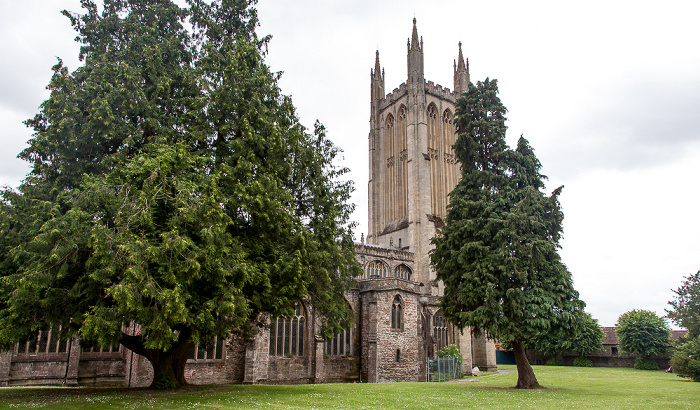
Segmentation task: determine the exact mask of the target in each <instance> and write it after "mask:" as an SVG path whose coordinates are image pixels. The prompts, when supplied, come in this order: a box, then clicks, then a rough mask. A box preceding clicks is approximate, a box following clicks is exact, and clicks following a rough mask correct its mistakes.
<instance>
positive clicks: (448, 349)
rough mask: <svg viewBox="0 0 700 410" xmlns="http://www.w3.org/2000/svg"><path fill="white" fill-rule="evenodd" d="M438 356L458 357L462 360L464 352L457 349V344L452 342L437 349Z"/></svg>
mask: <svg viewBox="0 0 700 410" xmlns="http://www.w3.org/2000/svg"><path fill="white" fill-rule="evenodd" d="M437 357H456V358H458V359H459V360H462V353H460V352H459V349H457V345H455V344H451V345H449V346H445V347H443V348H442V349H440V350H438V351H437Z"/></svg>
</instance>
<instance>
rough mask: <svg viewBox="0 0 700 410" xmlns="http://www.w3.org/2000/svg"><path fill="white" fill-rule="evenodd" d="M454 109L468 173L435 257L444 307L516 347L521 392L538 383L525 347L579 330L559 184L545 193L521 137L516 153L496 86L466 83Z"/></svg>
mask: <svg viewBox="0 0 700 410" xmlns="http://www.w3.org/2000/svg"><path fill="white" fill-rule="evenodd" d="M456 111H457V112H456V124H457V127H458V138H457V141H456V143H455V146H454V149H455V153H456V155H457V158H458V160H459V161H460V164H461V170H462V177H461V180H460V182H459V183H458V185H457V187H456V188H455V189H454V191H452V193H451V194H450V209H449V211H448V214H447V217H446V220H445V226H444V227H443V228H442V230H441V231H440V234H439V235H437V236H436V238H435V239H434V240H433V243H434V245H435V249H434V251H433V252H432V253H431V262H432V264H433V267H434V269H435V271H436V273H437V277H438V279H441V280H442V281H443V282H444V283H445V295H444V297H443V298H442V299H441V307H442V310H443V312H444V314H445V317H446V318H447V319H448V320H450V321H451V322H452V323H453V324H455V325H456V326H458V327H460V328H464V327H467V326H471V327H473V328H474V329H483V330H484V331H486V332H487V334H488V335H489V336H490V337H493V338H497V339H498V340H500V341H502V342H509V343H511V345H512V346H513V348H514V352H515V357H516V362H517V364H518V385H517V386H518V387H522V388H532V387H536V386H537V385H538V384H537V379H536V378H535V375H534V373H533V371H532V367H531V366H530V365H529V363H528V362H527V358H526V357H525V353H524V347H523V343H525V342H527V341H528V340H531V339H533V338H535V337H537V336H539V335H543V334H559V332H565V333H566V334H575V333H576V332H578V328H579V323H580V321H579V320H577V316H578V312H580V311H581V310H582V309H583V307H584V304H583V302H581V301H580V300H579V299H578V292H576V291H575V290H574V288H573V285H572V281H571V275H570V273H569V272H568V270H567V269H566V267H565V266H564V264H563V263H562V262H561V260H560V257H559V254H558V248H559V240H560V238H561V233H562V220H563V213H562V212H561V209H560V205H559V201H558V196H559V193H560V192H561V189H562V188H561V187H560V188H557V189H556V190H555V191H554V192H553V193H552V195H551V196H546V195H544V194H543V193H542V192H541V189H542V188H543V187H544V181H545V179H546V177H545V176H544V175H542V174H541V173H540V169H541V164H540V162H539V160H538V159H537V157H536V156H535V154H534V150H533V149H532V147H531V146H530V144H529V143H528V141H527V140H526V139H525V138H522V137H521V138H520V139H519V141H518V145H517V147H516V149H515V150H511V149H510V148H509V147H508V145H507V144H506V142H505V132H506V126H505V119H506V118H505V113H506V108H505V107H504V106H503V104H502V103H501V101H500V98H499V97H498V86H497V82H496V81H495V80H494V81H490V80H489V79H486V80H485V81H484V82H478V83H477V84H476V85H474V84H470V86H469V91H468V92H467V93H465V94H464V95H463V96H462V97H460V98H459V99H458V101H457V108H456Z"/></svg>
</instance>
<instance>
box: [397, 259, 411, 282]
mask: <svg viewBox="0 0 700 410" xmlns="http://www.w3.org/2000/svg"><path fill="white" fill-rule="evenodd" d="M412 273H413V271H412V270H411V268H409V267H408V266H406V265H405V264H403V263H402V264H399V265H398V266H396V267H395V268H394V276H395V277H397V278H399V279H406V280H411V275H412Z"/></svg>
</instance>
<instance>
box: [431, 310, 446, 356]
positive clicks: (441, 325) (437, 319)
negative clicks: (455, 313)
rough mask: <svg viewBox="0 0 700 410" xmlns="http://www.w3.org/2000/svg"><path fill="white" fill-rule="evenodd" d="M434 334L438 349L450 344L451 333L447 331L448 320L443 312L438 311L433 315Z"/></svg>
mask: <svg viewBox="0 0 700 410" xmlns="http://www.w3.org/2000/svg"><path fill="white" fill-rule="evenodd" d="M433 336H434V338H435V344H436V345H437V348H438V349H442V348H443V347H445V346H447V345H449V344H450V338H449V336H450V334H449V332H448V331H447V320H446V319H445V316H443V315H442V313H441V312H437V313H436V314H435V316H433Z"/></svg>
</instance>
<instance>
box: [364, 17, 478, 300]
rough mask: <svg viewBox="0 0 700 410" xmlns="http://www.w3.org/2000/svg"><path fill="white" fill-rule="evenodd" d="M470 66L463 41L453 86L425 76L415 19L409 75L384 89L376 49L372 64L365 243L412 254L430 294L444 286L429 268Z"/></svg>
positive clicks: (453, 169) (452, 174) (453, 178)
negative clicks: (459, 105)
mask: <svg viewBox="0 0 700 410" xmlns="http://www.w3.org/2000/svg"><path fill="white" fill-rule="evenodd" d="M468 85H469V66H468V63H465V60H464V57H463V55H462V46H461V43H460V44H459V52H458V59H457V61H455V63H454V87H455V91H452V90H450V89H448V88H445V87H442V86H440V85H437V84H434V83H433V82H432V81H426V80H425V72H424V47H423V39H422V38H421V37H419V36H418V28H417V26H416V19H415V18H414V19H413V31H412V33H411V37H410V38H409V39H408V42H407V81H406V82H405V83H403V84H401V85H400V86H399V87H398V88H395V89H394V90H393V91H392V92H390V93H388V94H386V95H385V94H384V70H383V69H382V68H381V66H380V63H379V51H377V54H376V59H375V66H374V70H371V110H370V132H369V167H370V169H369V175H370V178H369V186H368V188H369V200H368V202H369V225H368V226H369V232H368V237H367V242H368V244H373V245H380V246H385V247H395V248H400V249H403V250H407V251H410V252H412V253H414V255H415V269H416V271H415V275H416V276H415V278H416V281H418V282H420V283H422V284H423V285H424V286H423V292H424V294H425V295H431V296H440V295H441V294H442V289H441V288H440V285H439V284H438V283H437V281H436V280H435V275H434V273H433V272H432V271H431V269H430V258H429V252H430V249H431V245H430V239H431V238H432V237H433V236H434V235H435V233H436V230H437V229H438V228H440V227H441V226H442V224H443V219H444V217H445V215H446V213H447V206H448V203H449V199H448V194H449V193H450V192H451V191H452V189H453V188H454V187H455V185H456V184H457V181H458V179H459V165H458V164H457V163H456V161H455V156H454V152H453V150H452V145H453V144H454V142H455V128H454V112H455V102H456V100H457V97H458V96H459V94H461V93H462V92H464V91H466V90H467V89H468Z"/></svg>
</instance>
